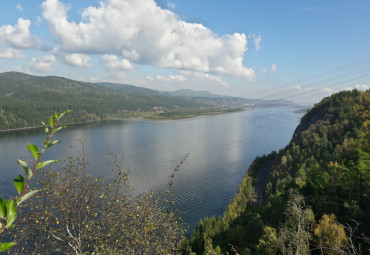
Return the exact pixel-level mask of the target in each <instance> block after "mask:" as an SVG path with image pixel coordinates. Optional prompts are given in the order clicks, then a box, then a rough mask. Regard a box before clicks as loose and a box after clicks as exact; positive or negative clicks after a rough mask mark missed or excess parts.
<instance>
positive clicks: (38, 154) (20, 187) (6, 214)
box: [0, 110, 71, 252]
mask: <svg viewBox="0 0 370 255" xmlns="http://www.w3.org/2000/svg"><path fill="white" fill-rule="evenodd" d="M69 112H71V111H70V110H69V111H65V112H63V113H61V114H58V113H55V116H53V115H51V116H50V118H49V125H46V124H45V122H41V124H42V125H43V127H44V133H45V134H46V139H45V141H44V145H43V147H42V149H41V151H39V149H38V148H37V146H36V145H34V144H27V150H29V151H30V152H31V154H32V156H33V159H34V166H33V168H32V169H31V168H30V167H29V166H28V164H27V163H26V162H25V161H23V160H21V159H18V164H19V165H20V166H21V167H22V168H23V169H24V172H25V175H24V176H22V175H18V176H17V177H16V178H14V179H13V184H14V186H15V188H16V190H17V192H18V194H19V196H18V198H17V199H16V200H15V201H14V200H13V199H11V198H10V199H9V200H8V201H6V200H4V199H3V198H0V234H1V233H3V232H4V231H5V229H7V228H11V227H13V226H14V224H13V223H14V221H15V219H16V217H17V206H19V205H20V204H22V203H23V202H24V201H26V200H27V199H28V198H30V197H32V196H33V195H34V194H36V193H37V192H38V191H39V190H31V191H28V190H29V185H30V181H31V179H32V177H33V176H34V175H35V174H36V172H37V171H38V170H39V169H40V168H42V167H43V168H44V167H46V166H48V165H49V164H52V163H55V162H59V161H60V160H46V161H41V159H42V157H43V155H44V152H45V151H46V150H47V149H49V148H50V147H52V146H53V145H55V144H58V143H60V140H54V141H52V140H51V138H52V136H53V135H54V134H55V133H56V132H58V131H59V130H61V129H63V128H65V126H58V124H59V120H60V119H61V118H62V117H63V116H64V115H65V114H67V113H69ZM26 180H27V181H26ZM14 245H16V243H15V242H6V243H0V252H1V251H5V250H8V249H10V248H11V247H13V246H14Z"/></svg>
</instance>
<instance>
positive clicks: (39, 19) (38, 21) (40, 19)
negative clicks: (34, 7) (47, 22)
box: [35, 16, 42, 26]
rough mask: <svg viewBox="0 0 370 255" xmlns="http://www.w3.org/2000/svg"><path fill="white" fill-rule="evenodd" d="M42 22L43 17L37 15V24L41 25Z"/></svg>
mask: <svg viewBox="0 0 370 255" xmlns="http://www.w3.org/2000/svg"><path fill="white" fill-rule="evenodd" d="M41 23H42V18H41V17H40V16H37V17H36V23H35V24H36V26H40V25H41Z"/></svg>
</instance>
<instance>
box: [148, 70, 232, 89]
mask: <svg viewBox="0 0 370 255" xmlns="http://www.w3.org/2000/svg"><path fill="white" fill-rule="evenodd" d="M146 80H147V81H150V82H155V81H160V82H167V83H169V85H170V86H173V85H174V83H183V82H187V83H190V84H192V85H194V86H196V87H198V86H199V85H202V86H209V85H211V86H212V85H218V86H221V87H224V88H228V87H229V86H230V85H229V84H228V83H227V82H225V81H224V80H222V79H221V78H220V77H217V76H215V75H211V74H208V73H202V72H194V71H184V70H180V71H178V73H177V74H171V75H168V76H163V75H159V74H157V75H155V76H154V77H153V76H146ZM162 85H163V84H162Z"/></svg>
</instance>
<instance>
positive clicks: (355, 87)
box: [343, 84, 370, 91]
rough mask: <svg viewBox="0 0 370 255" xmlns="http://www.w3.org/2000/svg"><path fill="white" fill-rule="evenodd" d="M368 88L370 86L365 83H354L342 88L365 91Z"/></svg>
mask: <svg viewBox="0 0 370 255" xmlns="http://www.w3.org/2000/svg"><path fill="white" fill-rule="evenodd" d="M369 88H370V86H368V85H366V84H356V85H354V86H353V87H345V88H344V89H343V90H347V91H351V90H354V89H357V90H360V91H365V90H368V89H369Z"/></svg>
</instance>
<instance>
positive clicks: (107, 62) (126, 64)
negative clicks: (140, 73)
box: [102, 55, 134, 71]
mask: <svg viewBox="0 0 370 255" xmlns="http://www.w3.org/2000/svg"><path fill="white" fill-rule="evenodd" d="M102 63H103V66H104V67H105V68H107V69H109V70H111V71H131V70H133V69H134V68H133V66H132V65H131V63H130V61H128V60H127V59H122V60H119V59H118V57H117V56H116V55H104V56H103V57H102Z"/></svg>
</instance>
